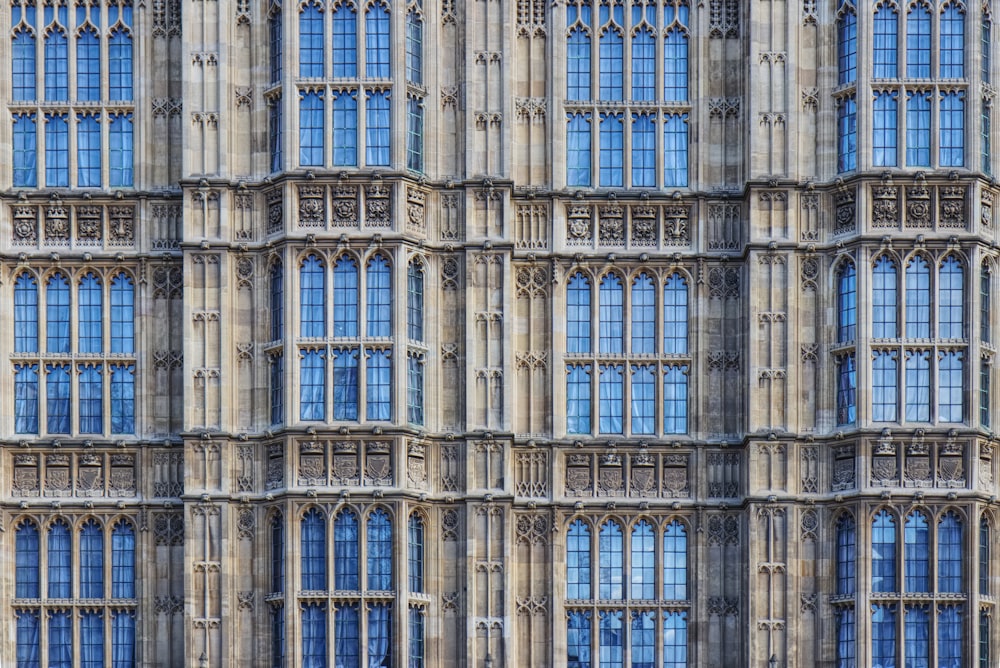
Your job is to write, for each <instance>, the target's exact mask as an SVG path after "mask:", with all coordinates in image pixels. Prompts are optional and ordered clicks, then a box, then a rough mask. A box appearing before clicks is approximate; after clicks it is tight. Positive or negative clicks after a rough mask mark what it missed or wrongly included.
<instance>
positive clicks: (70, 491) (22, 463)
mask: <svg viewBox="0 0 1000 668" xmlns="http://www.w3.org/2000/svg"><path fill="white" fill-rule="evenodd" d="M135 469H136V456H135V455H133V454H129V453H119V452H111V453H109V452H101V451H97V450H91V449H89V448H88V449H86V450H83V451H57V452H49V453H45V454H41V455H40V454H36V453H28V454H24V453H18V454H15V455H14V456H13V466H12V467H11V472H12V473H11V481H10V487H11V493H12V494H13V495H14V496H19V497H47V498H66V497H76V498H95V497H111V498H114V497H134V496H135V495H136V493H137V488H136V470H135Z"/></svg>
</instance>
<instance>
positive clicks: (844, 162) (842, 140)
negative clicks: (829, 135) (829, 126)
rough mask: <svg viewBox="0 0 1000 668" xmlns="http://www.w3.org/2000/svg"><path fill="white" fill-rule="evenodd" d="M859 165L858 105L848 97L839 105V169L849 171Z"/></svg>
mask: <svg viewBox="0 0 1000 668" xmlns="http://www.w3.org/2000/svg"><path fill="white" fill-rule="evenodd" d="M857 165H858V105H857V101H856V100H855V99H854V97H853V96H852V97H846V98H843V99H841V100H840V102H839V104H838V105H837V171H838V172H849V171H851V170H853V169H856V168H857Z"/></svg>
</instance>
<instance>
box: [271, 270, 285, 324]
mask: <svg viewBox="0 0 1000 668" xmlns="http://www.w3.org/2000/svg"><path fill="white" fill-rule="evenodd" d="M269 277H270V288H271V290H270V295H269V296H270V311H271V320H270V324H271V327H270V330H271V335H270V336H271V341H280V340H281V339H283V338H284V337H285V277H284V267H283V265H282V263H281V260H276V261H275V262H274V263H273V264H271V270H270V272H269Z"/></svg>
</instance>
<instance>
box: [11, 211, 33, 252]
mask: <svg viewBox="0 0 1000 668" xmlns="http://www.w3.org/2000/svg"><path fill="white" fill-rule="evenodd" d="M12 209H13V218H14V224H13V229H12V232H13V239H12V241H13V244H14V245H15V246H33V245H35V244H36V243H38V209H37V208H36V207H33V206H24V205H17V206H14V207H12Z"/></svg>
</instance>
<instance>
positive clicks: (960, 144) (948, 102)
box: [941, 91, 965, 167]
mask: <svg viewBox="0 0 1000 668" xmlns="http://www.w3.org/2000/svg"><path fill="white" fill-rule="evenodd" d="M941 166H942V167H963V166H965V94H964V93H962V92H958V91H952V92H950V93H942V94H941Z"/></svg>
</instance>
